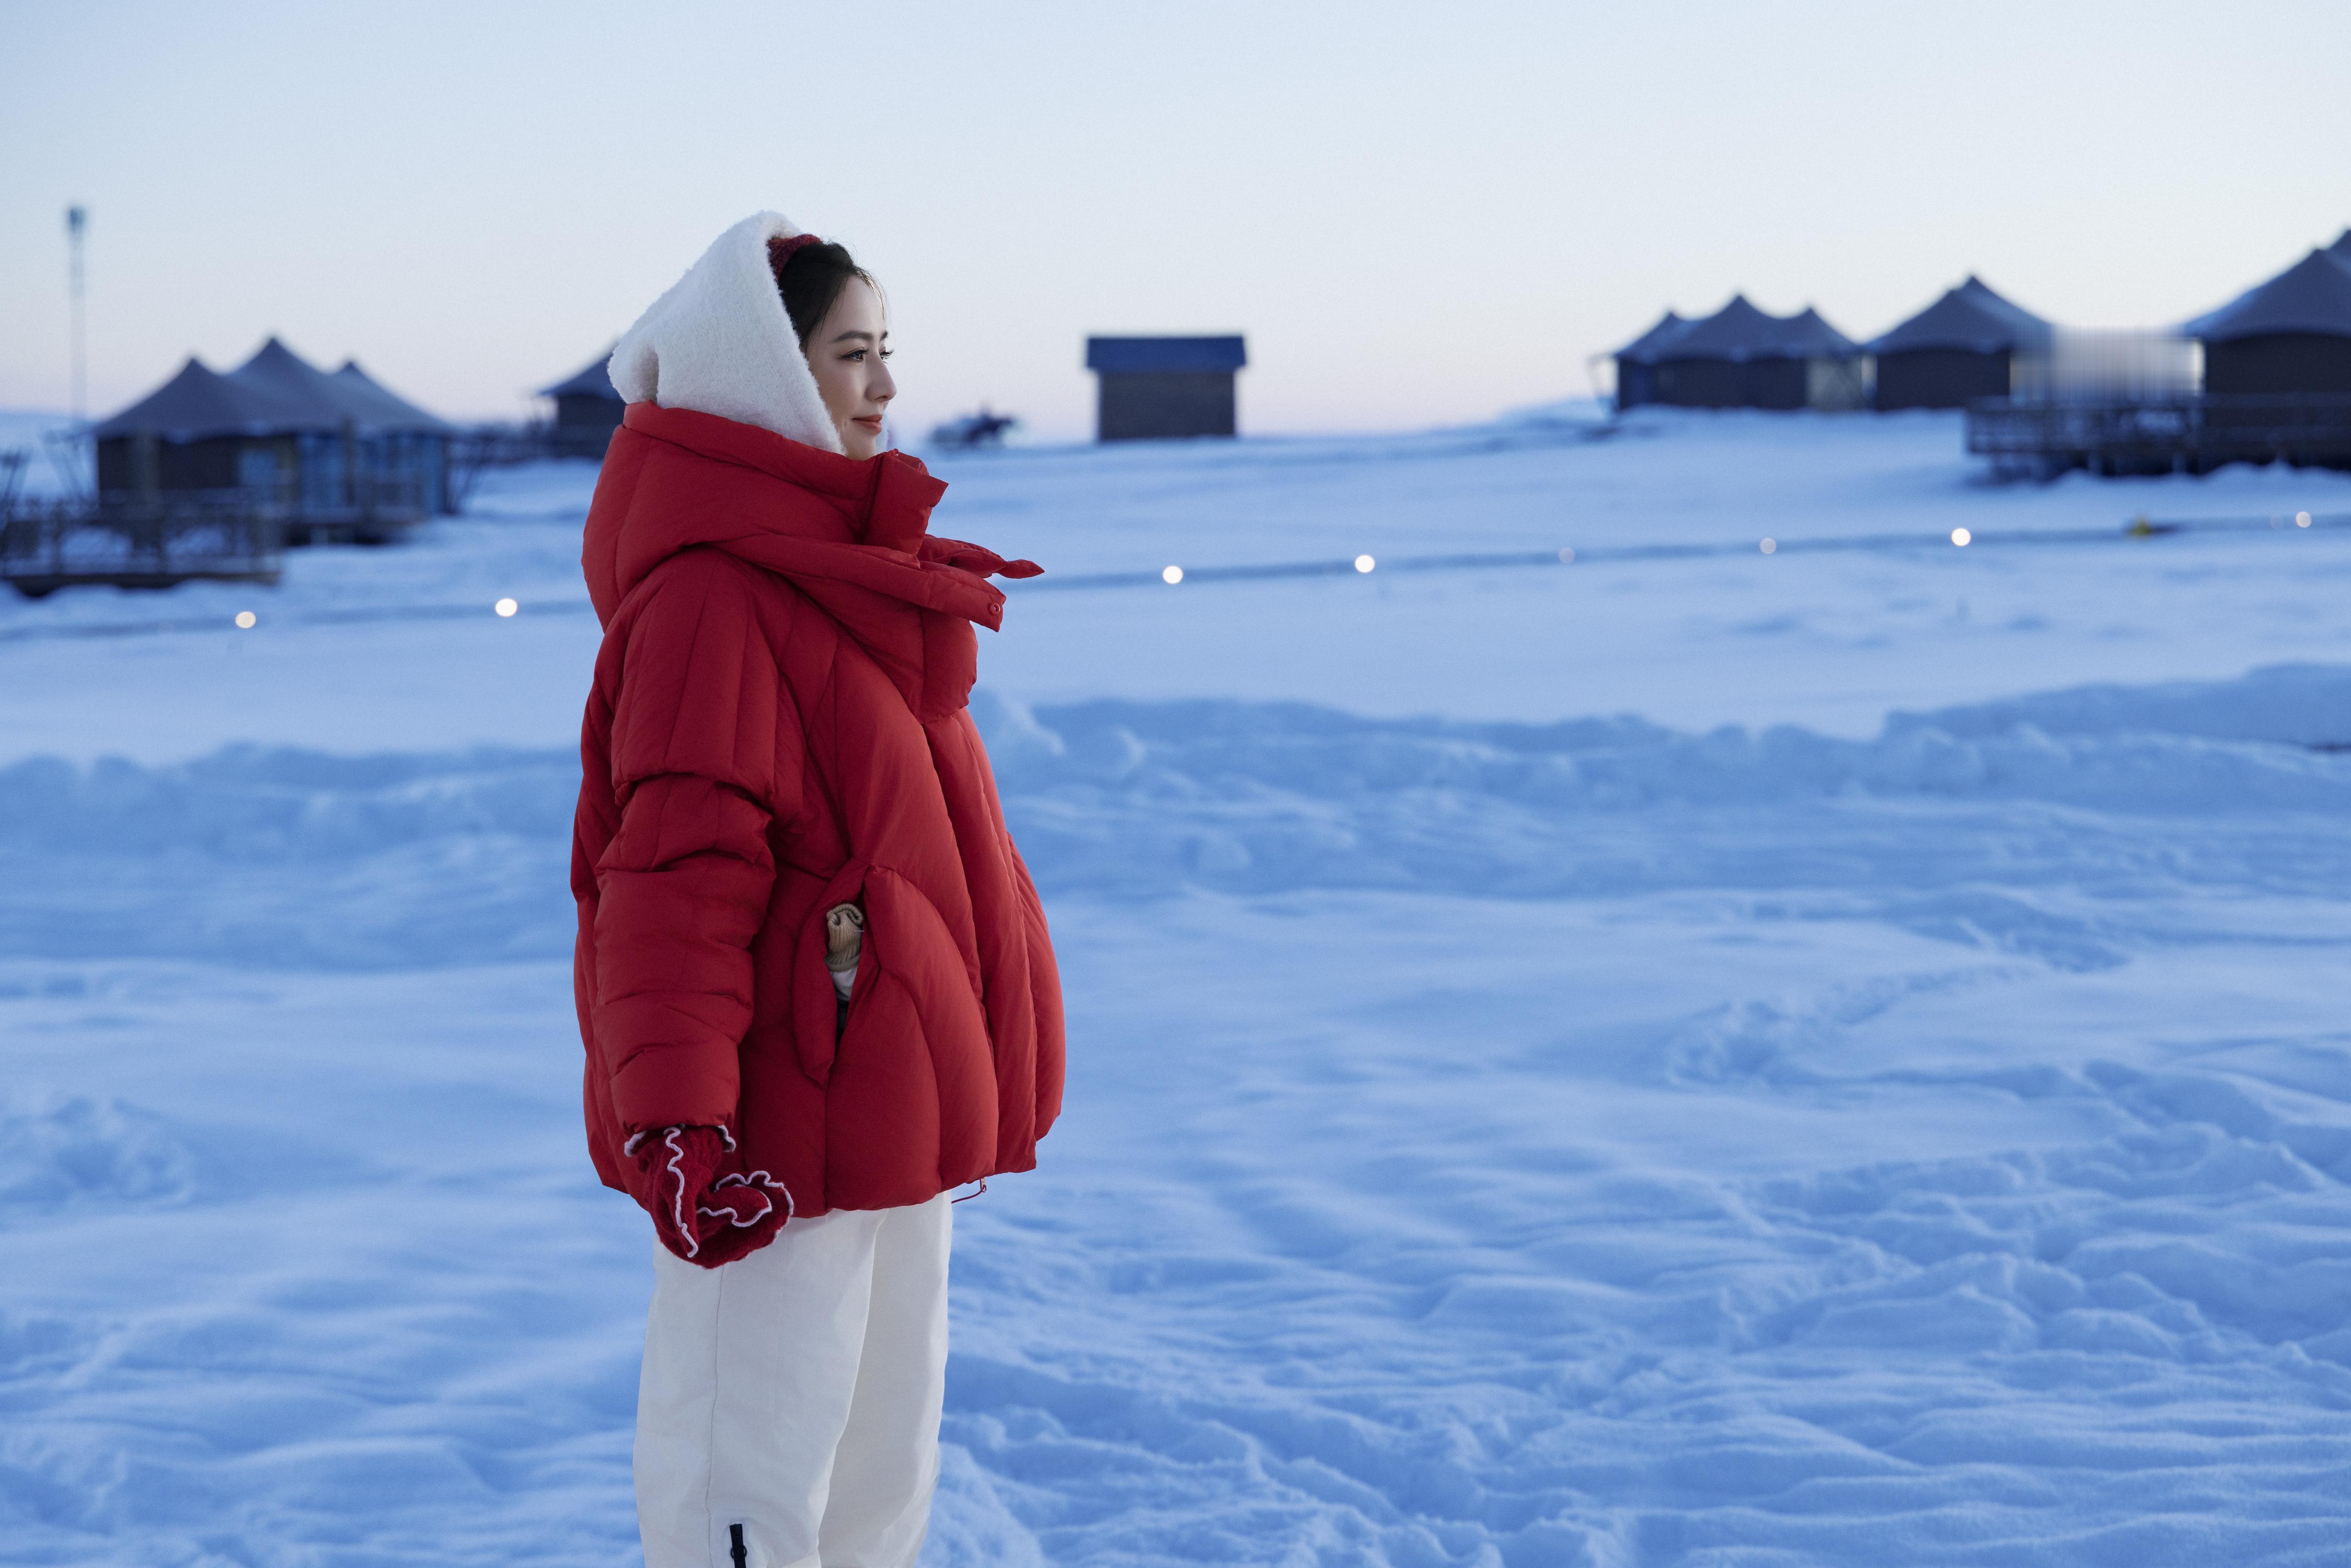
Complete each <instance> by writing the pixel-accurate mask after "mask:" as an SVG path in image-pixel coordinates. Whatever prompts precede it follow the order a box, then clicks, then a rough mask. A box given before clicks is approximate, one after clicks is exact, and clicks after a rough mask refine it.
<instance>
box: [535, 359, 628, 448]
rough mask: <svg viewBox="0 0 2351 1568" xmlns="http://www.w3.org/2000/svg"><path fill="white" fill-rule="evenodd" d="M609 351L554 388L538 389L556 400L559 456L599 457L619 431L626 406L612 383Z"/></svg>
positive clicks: (556, 432) (556, 437)
mask: <svg viewBox="0 0 2351 1568" xmlns="http://www.w3.org/2000/svg"><path fill="white" fill-rule="evenodd" d="M611 365H612V350H610V349H607V350H604V351H603V352H602V353H601V354H599V355H597V356H596V357H595V358H594V359H592V360H590V361H588V362H587V363H586V364H584V365H582V366H580V369H579V370H577V371H573V372H572V373H571V374H570V375H568V376H566V377H564V378H563V379H562V380H561V381H559V382H556V383H555V384H554V385H553V386H545V387H541V388H539V389H538V395H539V396H541V397H551V398H553V399H554V400H555V450H556V454H557V455H559V456H562V457H601V456H603V455H604V448H605V447H606V446H608V445H610V444H611V440H612V432H614V431H616V430H618V429H620V428H621V416H622V414H623V413H626V412H628V403H627V402H626V400H624V399H623V398H622V396H621V392H620V389H619V388H617V387H615V386H614V385H613V384H612V374H611Z"/></svg>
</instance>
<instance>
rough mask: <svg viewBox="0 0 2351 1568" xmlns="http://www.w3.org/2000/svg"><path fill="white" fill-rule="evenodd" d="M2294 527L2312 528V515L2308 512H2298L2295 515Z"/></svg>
mask: <svg viewBox="0 0 2351 1568" xmlns="http://www.w3.org/2000/svg"><path fill="white" fill-rule="evenodd" d="M2294 527H2295V528H2308V527H2310V514H2309V513H2308V512H2296V513H2295V514H2294Z"/></svg>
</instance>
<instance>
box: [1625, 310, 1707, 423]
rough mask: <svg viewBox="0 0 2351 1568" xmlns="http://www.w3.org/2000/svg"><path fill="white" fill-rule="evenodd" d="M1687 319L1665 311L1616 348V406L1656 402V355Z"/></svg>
mask: <svg viewBox="0 0 2351 1568" xmlns="http://www.w3.org/2000/svg"><path fill="white" fill-rule="evenodd" d="M1688 326H1689V322H1688V321H1687V319H1684V318H1682V317H1681V316H1679V315H1677V314H1676V313H1675V312H1673V311H1671V310H1668V311H1667V312H1666V313H1665V314H1664V315H1663V316H1660V317H1659V318H1657V324H1656V326H1654V327H1652V328H1650V329H1648V330H1647V331H1646V332H1644V333H1642V334H1641V335H1640V336H1639V337H1637V338H1635V339H1634V340H1632V341H1631V342H1629V343H1627V344H1625V346H1624V347H1623V348H1621V349H1619V350H1616V352H1615V354H1614V359H1615V361H1616V407H1617V408H1618V409H1619V410H1620V411H1622V410H1624V409H1628V408H1638V407H1640V406H1641V405H1642V404H1643V403H1645V402H1656V401H1657V399H1656V387H1655V385H1654V384H1653V383H1654V382H1655V381H1656V363H1657V355H1658V354H1659V353H1660V352H1661V351H1662V350H1664V348H1665V346H1666V345H1667V343H1670V342H1672V341H1673V340H1675V339H1676V338H1678V337H1680V336H1681V335H1682V333H1683V331H1684V330H1685V329H1687V328H1688Z"/></svg>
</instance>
